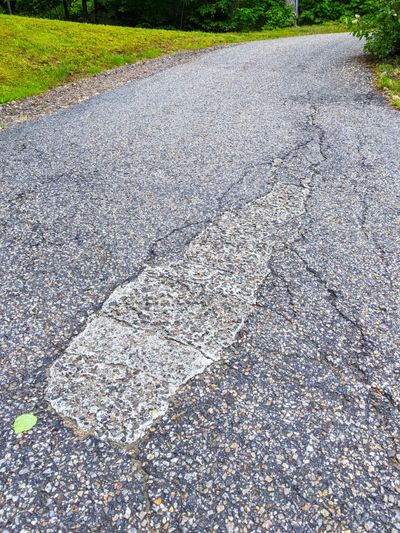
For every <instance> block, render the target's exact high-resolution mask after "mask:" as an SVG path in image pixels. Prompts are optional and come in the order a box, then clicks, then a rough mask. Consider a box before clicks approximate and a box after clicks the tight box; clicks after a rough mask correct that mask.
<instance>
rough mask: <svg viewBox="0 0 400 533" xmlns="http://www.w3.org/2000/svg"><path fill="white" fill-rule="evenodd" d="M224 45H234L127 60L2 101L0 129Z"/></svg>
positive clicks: (69, 104)
mask: <svg viewBox="0 0 400 533" xmlns="http://www.w3.org/2000/svg"><path fill="white" fill-rule="evenodd" d="M226 46H235V45H234V44H231V45H221V46H212V47H209V48H206V49H204V50H191V51H186V52H178V53H175V54H169V55H166V56H161V57H158V58H156V59H149V60H147V61H138V62H136V63H129V64H127V65H124V66H123V67H117V68H113V69H110V70H106V71H105V72H101V73H100V74H95V75H94V76H90V77H89V78H84V79H82V80H78V81H74V82H70V83H66V84H64V85H61V86H60V87H55V88H54V89H50V90H49V91H46V92H44V93H41V94H37V95H34V96H29V97H28V98H23V99H21V100H15V101H12V102H8V103H6V104H1V105H0V128H4V127H7V126H10V125H13V124H18V123H20V122H26V121H28V120H33V119H35V118H39V117H41V116H44V115H47V114H48V113H51V112H54V111H58V110H59V109H66V108H68V107H70V106H72V105H75V104H79V103H81V102H84V101H86V100H88V99H89V98H92V97H93V96H96V95H98V94H101V93H104V92H107V91H111V90H113V89H116V88H117V87H120V86H121V85H124V84H126V83H127V82H129V81H132V80H140V79H142V78H146V77H147V76H151V75H152V74H154V73H156V72H160V71H162V70H164V69H167V68H171V67H174V66H176V65H181V64H182V63H186V62H187V61H191V60H192V59H194V58H196V57H199V56H201V55H203V54H206V53H207V52H211V51H213V50H216V49H218V48H221V47H226Z"/></svg>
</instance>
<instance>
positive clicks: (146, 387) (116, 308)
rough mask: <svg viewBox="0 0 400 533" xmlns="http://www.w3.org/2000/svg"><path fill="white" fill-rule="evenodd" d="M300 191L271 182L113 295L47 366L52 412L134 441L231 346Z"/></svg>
mask: <svg viewBox="0 0 400 533" xmlns="http://www.w3.org/2000/svg"><path fill="white" fill-rule="evenodd" d="M308 191H309V190H308V188H307V187H298V186H295V185H290V184H282V183H279V184H277V185H275V186H274V187H273V189H272V190H271V192H270V193H269V194H268V195H266V196H264V197H262V198H260V199H258V200H256V201H255V202H253V203H251V204H248V205H247V206H245V207H244V208H242V209H236V210H232V211H227V212H225V213H224V214H223V215H222V216H221V217H219V218H218V219H216V220H215V221H214V222H213V223H211V224H210V225H209V226H208V227H207V228H206V229H205V230H204V231H203V232H202V233H200V234H199V235H198V236H197V237H196V238H195V239H194V240H193V241H192V242H191V243H190V245H189V246H188V249H187V251H186V253H185V254H184V257H183V259H182V260H180V261H174V262H173V261H164V262H162V263H159V264H157V265H148V266H147V267H146V268H145V269H144V270H143V271H142V272H141V274H140V275H139V276H138V277H137V278H136V279H135V280H134V281H132V282H131V283H128V284H126V285H123V286H121V287H119V288H118V289H116V290H115V291H114V293H113V294H111V296H110V297H109V299H108V300H107V301H106V302H105V304H104V305H103V308H102V309H101V311H100V313H99V314H98V315H97V316H95V317H94V318H93V320H91V321H90V322H89V324H88V325H87V327H86V329H85V330H84V331H83V332H82V333H81V334H80V335H79V336H78V337H77V338H75V339H74V340H73V341H72V343H71V344H70V346H69V347H68V349H67V350H66V353H65V354H64V356H63V357H61V358H60V359H59V360H57V361H56V362H55V363H54V365H53V366H52V367H51V369H50V371H49V384H48V392H47V394H48V398H49V401H50V403H51V405H52V406H53V408H54V409H55V410H56V411H57V412H58V413H59V414H60V415H62V416H65V417H68V418H70V419H72V420H73V421H74V423H75V424H76V425H77V426H78V428H79V429H80V430H81V431H84V432H88V433H94V434H95V435H96V436H98V437H99V438H103V439H106V440H110V441H113V442H118V443H125V444H130V443H133V442H134V441H135V440H137V439H138V438H140V437H142V436H143V434H144V432H145V431H146V429H147V428H148V427H149V426H151V424H152V423H153V421H154V420H155V419H156V418H158V417H159V416H161V415H162V414H163V413H165V412H166V410H167V408H168V400H169V398H171V396H173V395H174V393H175V392H176V391H177V389H178V388H179V387H180V386H181V385H183V384H184V383H186V382H187V381H188V380H190V379H191V378H193V377H194V376H195V375H197V374H199V373H201V372H203V371H204V370H205V369H206V368H207V367H208V366H209V365H210V364H211V363H212V362H214V361H217V360H218V359H219V358H220V357H221V354H222V352H223V350H226V349H227V348H228V347H229V346H230V345H231V344H232V343H233V342H234V340H235V337H236V335H237V333H238V331H239V330H240V329H241V328H242V326H243V324H244V321H245V320H246V318H247V317H248V316H249V315H250V314H251V313H252V310H253V309H254V304H255V303H256V297H257V291H258V289H259V288H260V286H261V285H262V283H263V281H264V280H265V278H266V277H267V276H268V274H269V266H268V261H269V258H270V257H271V254H272V250H273V245H274V238H275V237H274V236H275V234H276V231H277V228H278V227H279V225H282V224H284V223H285V222H286V221H288V220H289V219H290V218H293V217H295V216H299V215H301V214H302V213H303V211H304V202H305V199H306V197H307V195H308Z"/></svg>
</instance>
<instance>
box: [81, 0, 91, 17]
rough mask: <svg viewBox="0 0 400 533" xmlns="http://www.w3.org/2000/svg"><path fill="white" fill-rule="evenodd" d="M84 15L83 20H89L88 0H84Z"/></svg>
mask: <svg viewBox="0 0 400 533" xmlns="http://www.w3.org/2000/svg"><path fill="white" fill-rule="evenodd" d="M82 15H83V20H84V21H85V22H87V21H88V18H89V14H88V9H87V0H82Z"/></svg>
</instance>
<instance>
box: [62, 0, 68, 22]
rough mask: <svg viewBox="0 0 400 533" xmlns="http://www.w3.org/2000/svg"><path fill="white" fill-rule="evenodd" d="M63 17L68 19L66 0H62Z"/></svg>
mask: <svg viewBox="0 0 400 533" xmlns="http://www.w3.org/2000/svg"><path fill="white" fill-rule="evenodd" d="M63 8H64V19H65V20H69V8H68V0H63Z"/></svg>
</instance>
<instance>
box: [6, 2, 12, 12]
mask: <svg viewBox="0 0 400 533" xmlns="http://www.w3.org/2000/svg"><path fill="white" fill-rule="evenodd" d="M7 11H8V14H9V15H12V9H11V2H10V0H7Z"/></svg>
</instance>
